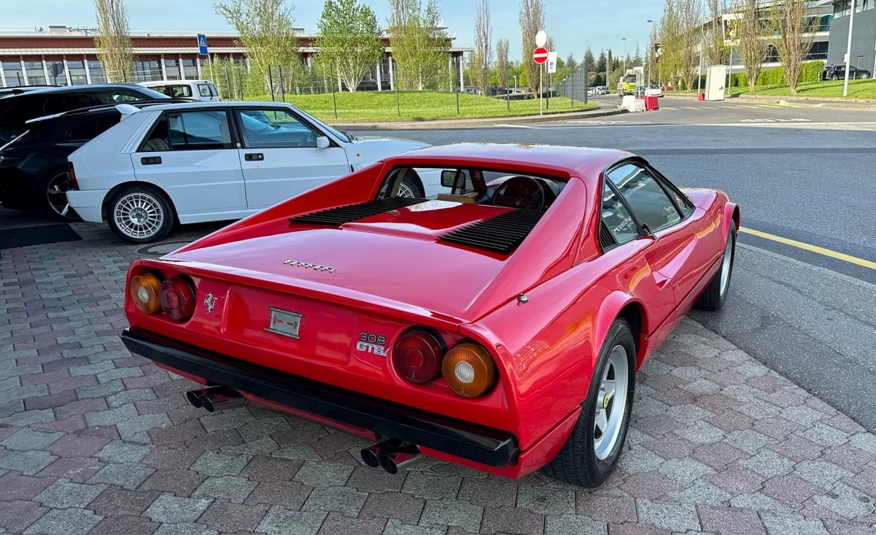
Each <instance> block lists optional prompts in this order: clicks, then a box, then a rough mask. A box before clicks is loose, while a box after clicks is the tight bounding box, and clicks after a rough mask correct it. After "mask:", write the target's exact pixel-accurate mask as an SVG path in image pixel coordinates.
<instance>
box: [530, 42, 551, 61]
mask: <svg viewBox="0 0 876 535" xmlns="http://www.w3.org/2000/svg"><path fill="white" fill-rule="evenodd" d="M547 59H548V51H547V48H545V47H543V46H540V47H538V48H536V49H535V50H533V51H532V61H534V62H536V63H544V62H546V61H547Z"/></svg>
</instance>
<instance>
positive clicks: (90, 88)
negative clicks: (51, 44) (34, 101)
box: [28, 84, 149, 95]
mask: <svg viewBox="0 0 876 535" xmlns="http://www.w3.org/2000/svg"><path fill="white" fill-rule="evenodd" d="M107 89H135V90H138V91H142V90H143V89H149V88H148V87H143V86H140V85H137V84H89V85H69V86H61V87H45V88H43V89H37V90H35V91H29V92H28V94H29V95H44V94H46V93H75V92H80V93H93V92H95V91H106V90H107Z"/></svg>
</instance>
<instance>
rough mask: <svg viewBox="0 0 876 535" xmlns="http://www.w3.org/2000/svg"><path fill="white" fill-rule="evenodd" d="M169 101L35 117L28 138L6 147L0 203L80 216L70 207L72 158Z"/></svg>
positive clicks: (0, 153) (0, 158)
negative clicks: (145, 110) (132, 118)
mask: <svg viewBox="0 0 876 535" xmlns="http://www.w3.org/2000/svg"><path fill="white" fill-rule="evenodd" d="M166 101H167V99H158V100H140V101H136V102H134V103H132V104H104V105H102V106H97V107H93V108H83V109H80V110H74V111H68V112H64V113H60V114H57V115H50V116H48V117H41V118H37V119H31V120H30V121H28V122H27V123H26V127H27V130H25V132H24V133H23V134H21V135H19V136H18V137H16V138H15V139H13V140H12V141H10V142H9V143H7V144H6V145H3V146H2V147H0V205H2V206H3V207H4V208H12V209H16V210H45V211H47V212H49V213H51V214H53V215H56V216H60V217H68V218H75V217H76V212H75V211H73V210H69V206H68V203H67V195H66V193H67V190H68V189H70V180H69V176H68V174H67V166H68V164H67V156H69V155H70V154H72V153H73V152H74V151H75V150H76V149H78V148H79V147H81V146H82V145H84V144H85V143H88V142H89V141H91V140H92V139H94V138H95V137H97V136H98V135H100V134H101V133H103V132H104V131H106V130H108V129H109V128H111V127H113V126H115V125H116V124H118V123H119V121H121V120H122V119H123V118H125V117H126V116H128V115H130V114H132V113H136V112H137V111H138V109H139V107H142V106H148V105H150V104H157V103H164V102H166Z"/></svg>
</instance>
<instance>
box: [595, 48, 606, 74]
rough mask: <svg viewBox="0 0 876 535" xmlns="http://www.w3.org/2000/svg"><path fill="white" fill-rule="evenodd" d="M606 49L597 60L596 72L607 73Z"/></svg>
mask: <svg viewBox="0 0 876 535" xmlns="http://www.w3.org/2000/svg"><path fill="white" fill-rule="evenodd" d="M605 62H606V59H605V50H602V51H600V52H599V59H597V60H596V72H597V73H598V74H605Z"/></svg>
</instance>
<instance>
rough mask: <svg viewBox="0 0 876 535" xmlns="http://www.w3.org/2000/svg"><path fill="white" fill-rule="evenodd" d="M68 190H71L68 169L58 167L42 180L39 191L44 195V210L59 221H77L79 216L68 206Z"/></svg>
mask: <svg viewBox="0 0 876 535" xmlns="http://www.w3.org/2000/svg"><path fill="white" fill-rule="evenodd" d="M68 189H70V177H69V175H68V174H67V169H66V168H63V167H58V168H55V169H52V170H50V171H49V172H48V173H46V174H45V176H44V177H43V178H42V180H40V189H39V191H40V194H41V195H42V200H41V202H42V208H43V210H44V211H46V212H47V213H48V214H50V215H51V216H52V217H55V218H57V219H60V220H63V221H77V220H78V219H79V215H78V214H77V213H76V211H75V210H73V209H72V208H70V207H69V205H67V198H66V196H65V195H64V193H66V192H67V190H68ZM65 205H67V212H66V213H64V206H65Z"/></svg>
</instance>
